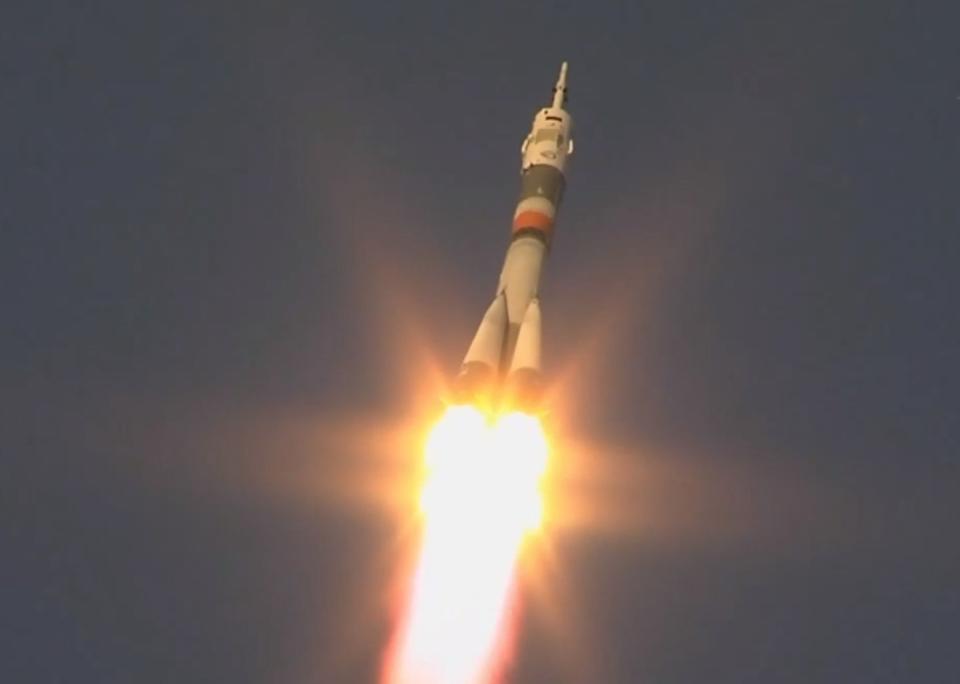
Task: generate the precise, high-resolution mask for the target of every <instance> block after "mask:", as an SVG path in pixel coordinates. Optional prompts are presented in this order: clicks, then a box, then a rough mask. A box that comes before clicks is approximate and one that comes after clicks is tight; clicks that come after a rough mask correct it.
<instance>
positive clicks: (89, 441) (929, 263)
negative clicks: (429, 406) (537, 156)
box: [0, 2, 960, 684]
mask: <svg viewBox="0 0 960 684" xmlns="http://www.w3.org/2000/svg"><path fill="white" fill-rule="evenodd" d="M661 4H662V5H663V6H662V7H652V6H649V5H645V4H639V3H638V4H636V5H633V4H629V3H624V4H623V5H617V4H602V3H552V4H551V3H510V4H505V5H504V6H503V7H502V8H500V9H499V10H498V9H496V8H495V7H494V6H493V5H491V4H489V3H484V4H483V6H482V7H481V6H480V5H479V4H478V5H477V6H476V7H474V8H473V9H468V8H467V7H463V6H453V5H450V4H449V3H435V4H433V5H432V6H430V5H425V4H416V5H414V4H408V3H355V4H354V5H353V6H352V7H348V6H347V5H345V4H344V5H342V6H333V5H328V4H326V3H322V2H312V3H302V2H297V3H282V2H275V3H269V4H263V5H261V6H259V7H257V6H255V5H254V4H250V3H204V2H194V3H178V2H166V3H154V4H153V6H152V7H147V6H143V7H140V6H138V5H139V3H129V2H127V3H120V2H115V3H110V2H69V3H66V2H65V3H47V4H46V5H45V6H41V5H40V4H37V5H36V6H33V7H26V6H24V7H21V8H19V9H13V8H8V9H7V11H6V12H4V13H3V14H4V15H5V19H4V21H2V22H0V82H2V84H3V87H2V88H0V122H2V126H0V151H2V163H0V174H2V175H0V228H2V243H0V245H2V249H0V278H2V282H0V306H2V311H3V321H4V332H3V334H2V335H0V372H2V374H0V378H2V383H0V427H2V436H3V440H2V445H3V461H4V464H5V469H4V476H3V478H2V482H3V487H2V494H0V501H2V509H3V511H4V512H3V517H2V520H3V525H2V527H0V529H2V531H3V550H4V553H3V563H2V568H3V570H2V578H3V579H2V583H0V584H2V587H3V592H4V599H3V603H2V606H3V610H2V615H3V623H4V630H3V632H4V637H3V638H2V639H0V644H2V646H0V679H3V681H9V682H58V681H70V682H90V683H94V682H96V683H100V682H118V683H119V682H124V683H126V682H170V681H178V682H214V681H222V682H227V681H229V682H364V681H370V680H371V679H372V677H373V673H374V672H375V670H376V664H377V658H378V654H379V652H380V650H381V648H382V646H383V642H384V640H385V638H386V635H387V632H388V629H389V625H388V623H387V619H386V615H385V609H384V602H385V600H384V596H385V595H386V594H388V593H389V591H388V587H389V585H390V584H391V581H392V580H391V578H392V567H393V565H394V563H395V558H396V554H397V548H398V544H399V543H400V542H398V539H399V537H400V535H402V529H401V528H402V525H400V524H399V523H398V522H397V518H396V515H395V514H394V513H391V512H390V510H388V509H389V508H390V507H389V506H388V505H384V504H383V503H382V501H383V500H388V499H389V498H390V493H389V492H386V493H385V492H384V490H385V489H386V490H389V489H390V487H389V485H390V483H391V482H392V481H394V480H396V479H397V478H399V477H401V474H402V473H401V471H402V470H403V467H404V464H405V463H407V461H408V460H409V459H411V458H415V456H416V455H415V454H410V453H407V452H404V450H403V448H402V447H400V446H398V445H402V444H403V443H404V441H403V440H404V438H403V437H402V435H403V434H405V431H408V430H416V429H417V425H416V423H415V421H416V420H419V419H422V417H423V415H424V413H423V409H422V407H423V406H424V405H425V402H429V400H430V399H431V398H432V397H431V396H430V395H431V393H432V392H433V390H432V385H431V384H430V380H429V378H428V376H427V373H426V369H427V367H428V366H429V365H430V364H433V367H434V368H435V369H437V370H439V371H440V372H442V373H447V374H450V373H452V372H453V371H454V370H455V369H456V366H457V364H458V362H459V360H460V358H461V356H462V354H463V351H464V350H465V347H466V344H467V342H468V340H469V339H470V336H471V334H472V332H473V328H474V327H475V326H476V324H477V322H478V321H479V318H480V316H481V314H482V312H483V309H484V306H485V303H486V301H487V300H488V299H489V297H490V295H491V293H492V290H493V287H494V284H495V280H496V275H497V272H498V268H499V266H500V260H501V259H502V254H503V249H504V247H505V244H506V238H507V232H508V228H509V218H510V215H511V211H512V207H513V202H514V200H515V197H516V192H517V189H518V175H517V172H518V163H519V145H520V141H521V139H522V137H523V135H524V134H525V133H526V131H527V127H528V125H529V122H530V118H531V117H532V115H533V112H534V110H535V109H536V108H537V107H539V106H541V104H542V103H543V102H544V101H545V99H546V97H547V96H548V95H549V89H550V86H551V85H552V81H553V79H554V78H555V75H556V70H557V67H558V65H559V62H560V61H561V60H563V59H566V60H569V61H570V64H571V67H570V68H571V73H570V79H571V101H570V109H571V111H572V112H573V115H574V118H575V122H576V123H575V137H576V139H577V151H576V155H575V157H574V159H573V161H572V171H571V173H570V178H569V183H568V189H567V195H566V200H565V202H566V203H565V206H564V208H563V211H562V215H561V217H560V221H559V225H558V234H557V239H556V241H555V245H554V250H553V253H552V254H551V262H550V264H549V267H548V273H547V282H546V285H545V291H544V297H543V303H544V315H545V318H546V323H545V325H546V334H547V350H546V354H547V362H548V365H549V369H550V370H552V371H553V375H554V377H555V378H556V382H557V386H558V388H559V389H558V394H559V395H560V397H561V400H559V404H558V406H557V407H556V410H555V414H554V419H555V422H557V423H560V425H558V427H557V430H558V432H560V433H562V434H563V435H565V438H564V439H565V440H566V443H567V444H568V446H567V447H566V449H565V451H566V452H567V453H565V454H558V455H557V458H558V459H564V460H563V462H562V463H561V465H560V466H559V467H560V470H561V471H562V472H564V473H566V476H565V477H566V480H565V490H564V491H565V492H566V494H565V496H566V497H568V498H567V499H565V500H567V501H569V502H570V503H569V507H570V509H571V510H572V509H574V508H576V506H575V505H574V503H575V502H576V504H577V505H580V506H582V508H583V510H585V511H586V512H587V513H589V515H587V516H585V518H584V519H583V520H581V521H580V522H582V523H583V524H573V523H571V524H570V525H568V526H566V527H563V529H558V530H557V531H556V534H555V535H554V538H553V550H554V555H553V565H554V569H553V575H552V584H550V585H549V586H548V587H547V591H544V592H541V595H539V597H537V596H534V595H533V594H535V593H536V592H534V591H532V590H531V592H530V593H531V596H530V597H529V598H528V601H527V610H526V618H525V622H524V631H523V637H522V639H521V643H520V650H519V654H518V659H517V663H516V667H515V670H514V676H513V678H512V680H511V681H513V682H517V683H524V684H525V683H532V682H560V681H572V682H583V681H602V682H617V683H620V682H623V683H628V682H630V683H632V682H658V683H672V682H675V683H686V682H700V681H713V682H731V683H732V682H758V683H759V682H953V681H956V680H957V678H958V671H960V655H958V651H957V635H958V633H960V584H958V579H957V578H958V577H960V545H958V543H957V537H958V523H957V521H958V514H960V505H958V496H960V462H958V455H960V454H958V451H960V449H958V436H960V426H958V418H957V415H958V401H957V393H958V390H960V377H958V376H960V370H958V369H960V317H958V315H957V304H956V297H957V291H958V288H960V278H958V276H957V270H956V262H957V257H958V255H960V238H958V237H957V231H958V228H960V201H958V199H957V195H958V192H957V187H958V186H957V179H958V178H960V76H958V73H960V48H958V47H957V45H958V43H957V40H956V26H957V21H958V19H960V15H958V12H957V11H956V10H955V9H954V8H952V7H951V3H946V2H944V3H892V2H872V3H819V2H804V3H776V2H774V3H771V2H766V3H703V2H693V3H685V2H673V3H661ZM838 4H840V5H845V6H843V7H837V6H836V5H838ZM858 4H859V5H861V6H863V7H864V8H865V9H857V8H856V5H858ZM411 425H413V427H410V426H411ZM398 435H400V436H399V437H398ZM574 445H579V446H574ZM401 452H403V453H401Z"/></svg>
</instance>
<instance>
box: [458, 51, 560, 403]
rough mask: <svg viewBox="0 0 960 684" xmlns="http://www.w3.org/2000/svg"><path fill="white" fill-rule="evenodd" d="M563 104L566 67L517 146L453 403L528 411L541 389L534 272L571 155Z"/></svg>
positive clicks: (537, 285)
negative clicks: (497, 252)
mask: <svg viewBox="0 0 960 684" xmlns="http://www.w3.org/2000/svg"><path fill="white" fill-rule="evenodd" d="M566 102H567V63H566V62H564V63H563V65H562V66H561V67H560V77H559V78H558V79H557V84H556V86H555V87H554V89H553V102H552V103H551V104H550V106H549V107H545V108H543V109H541V110H540V111H538V112H537V113H536V115H535V116H534V118H533V126H532V127H531V129H530V133H529V134H528V135H527V137H526V138H525V139H524V141H523V145H522V146H521V148H520V154H521V156H522V162H521V167H520V178H521V181H520V199H519V201H518V202H517V208H516V210H515V211H514V215H513V233H512V238H511V241H510V246H509V247H508V248H507V255H506V258H505V259H504V262H503V269H502V270H501V272H500V282H499V284H498V286H497V292H496V296H495V297H494V299H493V303H491V304H490V307H489V308H488V309H487V312H486V313H485V314H484V316H483V319H482V320H481V322H480V327H479V329H478V330H477V333H476V335H474V338H473V341H472V342H471V343H470V348H469V349H468V350H467V355H466V356H465V357H464V359H463V365H462V366H461V368H460V373H459V374H458V375H457V377H456V380H455V381H454V385H453V399H454V401H456V402H472V403H480V404H481V405H488V404H490V403H492V402H493V401H499V402H506V403H508V404H510V405H511V406H515V407H517V408H521V409H524V410H528V411H532V410H536V408H537V407H538V404H539V401H540V395H541V392H542V384H543V382H542V376H541V366H540V346H541V337H542V335H541V322H540V299H539V288H540V274H541V271H542V270H543V262H544V259H545V258H546V255H547V252H548V251H549V248H550V242H551V238H552V236H553V225H554V221H555V220H556V217H557V210H558V209H559V207H560V201H561V199H562V198H563V191H564V187H565V185H566V179H565V176H564V172H565V169H566V165H567V158H568V157H569V156H570V155H572V154H573V139H572V138H571V137H570V131H571V129H572V127H573V119H572V118H571V117H570V114H569V113H567V111H566V109H564V105H565V104H566Z"/></svg>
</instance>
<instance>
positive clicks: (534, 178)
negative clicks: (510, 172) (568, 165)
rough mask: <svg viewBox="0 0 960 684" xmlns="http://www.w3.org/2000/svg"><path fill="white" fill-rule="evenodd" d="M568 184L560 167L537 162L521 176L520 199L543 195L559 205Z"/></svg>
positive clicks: (556, 205)
mask: <svg viewBox="0 0 960 684" xmlns="http://www.w3.org/2000/svg"><path fill="white" fill-rule="evenodd" d="M566 184H567V182H566V180H565V179H564V177H563V174H562V173H561V172H560V170H559V169H557V168H555V167H553V166H548V165H547V164H535V165H533V166H531V167H530V168H529V169H527V170H526V171H524V173H523V175H522V176H521V177H520V201H523V200H525V199H530V198H531V197H543V198H545V199H548V200H550V201H551V202H552V203H553V205H554V206H555V207H559V206H560V200H562V199H563V190H564V188H565V187H566Z"/></svg>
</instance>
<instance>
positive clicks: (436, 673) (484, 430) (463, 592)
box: [387, 406, 548, 684]
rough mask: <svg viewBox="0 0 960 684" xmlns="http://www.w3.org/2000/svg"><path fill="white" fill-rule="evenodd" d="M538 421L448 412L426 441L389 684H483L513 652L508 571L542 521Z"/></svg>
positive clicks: (542, 454) (542, 444)
mask: <svg viewBox="0 0 960 684" xmlns="http://www.w3.org/2000/svg"><path fill="white" fill-rule="evenodd" d="M547 457H548V446H547V440H546V436H545V435H544V432H543V428H542V426H541V425H540V421H539V420H538V419H537V418H536V417H534V416H529V415H526V414H522V413H510V414H507V415H505V416H503V417H501V418H500V419H499V420H497V421H496V422H495V423H494V424H492V425H491V424H490V423H489V422H488V421H487V418H486V417H485V416H484V415H483V414H482V413H481V412H480V411H478V410H477V409H476V408H473V407H471V406H454V407H451V408H449V409H448V410H447V412H446V413H445V414H444V416H443V417H442V418H441V419H440V421H439V422H438V423H437V425H436V426H435V427H434V428H433V430H432V431H431V433H430V436H429V438H428V440H427V444H426V450H425V458H426V467H427V477H426V481H425V482H424V486H423V490H422V492H421V497H420V507H421V510H422V512H423V513H424V515H425V517H426V527H425V530H424V539H423V546H422V548H421V552H420V558H419V562H418V566H417V570H416V575H415V577H414V582H413V587H412V594H411V596H410V604H409V608H408V613H407V615H406V616H405V617H404V624H403V625H402V626H401V631H400V633H399V634H398V642H397V643H396V645H395V652H394V654H393V662H392V663H391V664H390V666H389V667H388V671H387V681H388V682H390V684H481V683H483V684H486V683H488V682H492V681H494V680H495V679H496V677H497V675H498V672H499V671H500V670H501V668H502V665H503V663H502V662H501V661H502V659H503V657H504V656H505V654H506V651H507V650H508V649H509V646H510V644H509V643H508V642H509V639H510V633H509V632H510V627H511V622H510V615H509V614H510V610H511V598H512V592H513V582H514V569H515V566H516V562H517V559H518V557H519V552H520V548H521V545H522V543H523V539H524V537H525V535H526V534H528V533H530V532H533V531H535V530H537V529H539V527H540V524H541V522H542V517H543V512H542V510H543V503H542V496H541V491H540V486H541V480H542V479H543V475H544V473H545V471H546V468H547Z"/></svg>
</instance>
